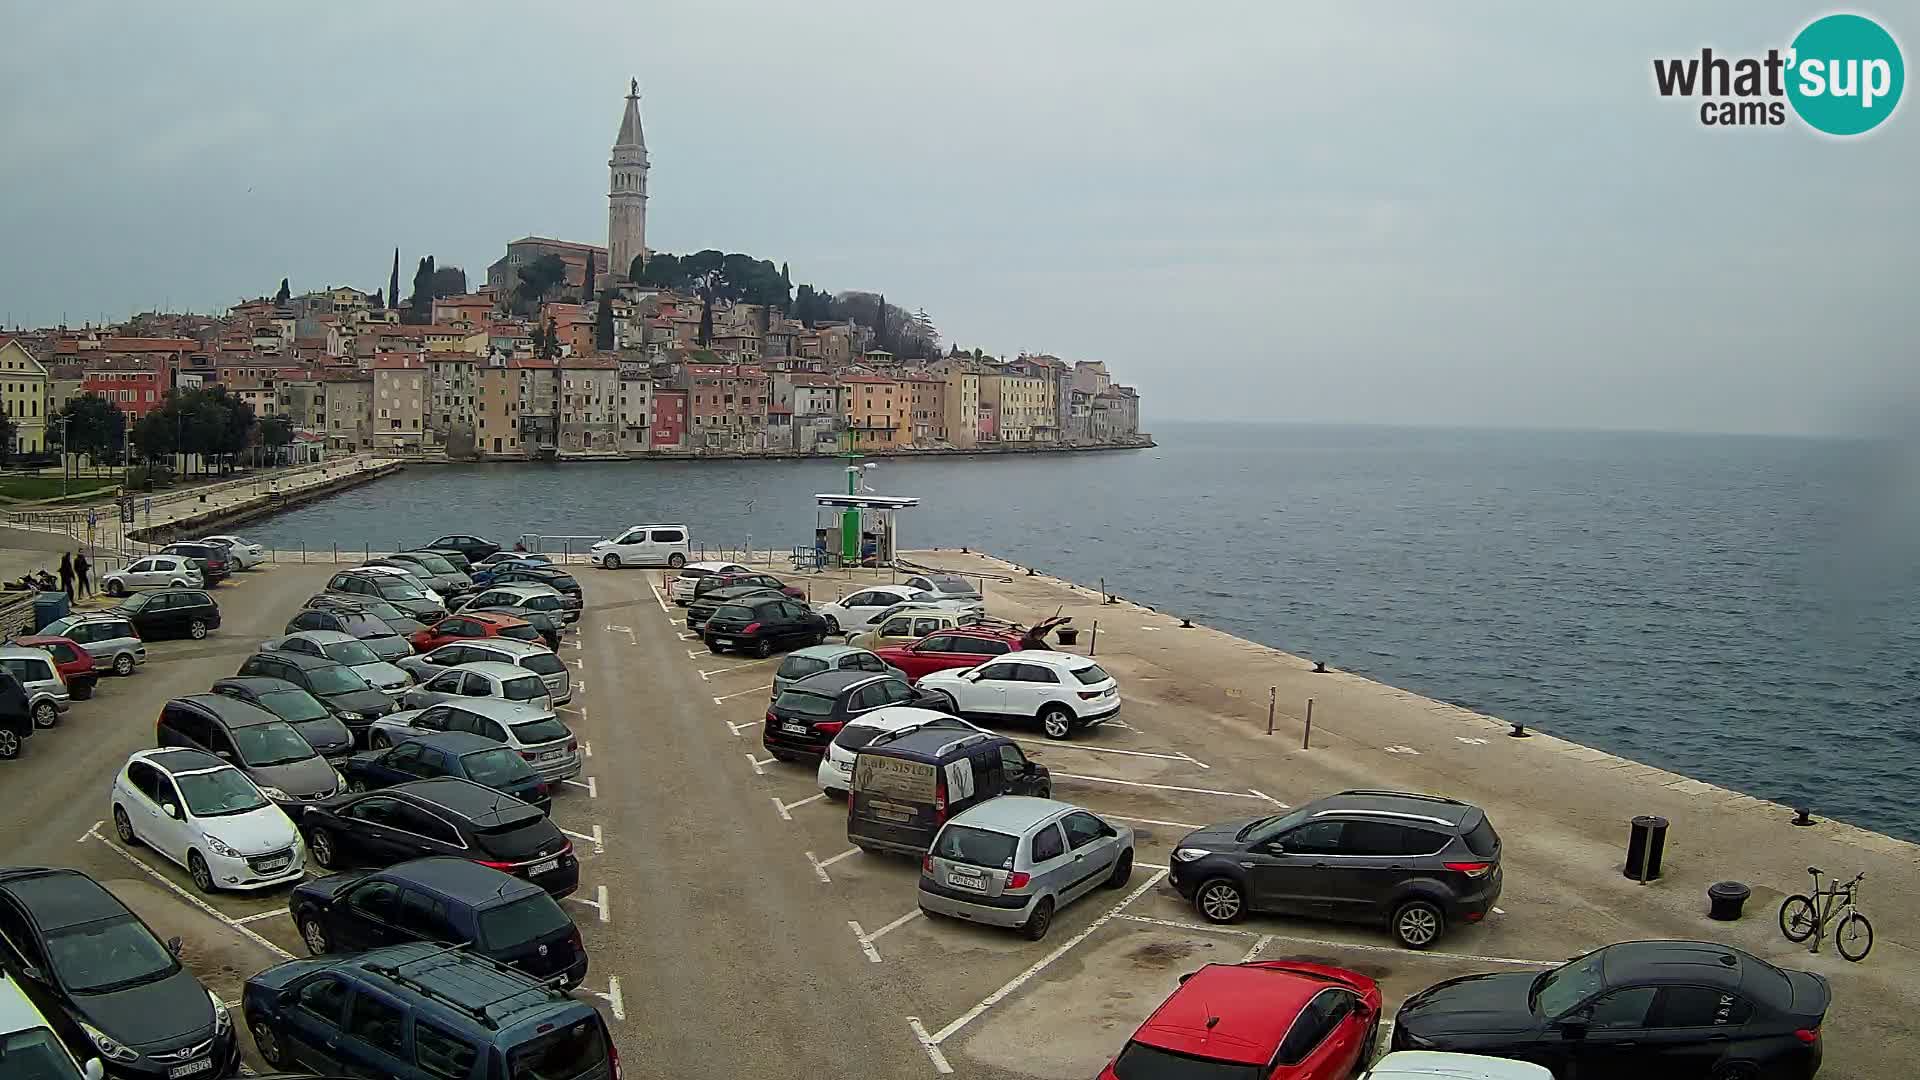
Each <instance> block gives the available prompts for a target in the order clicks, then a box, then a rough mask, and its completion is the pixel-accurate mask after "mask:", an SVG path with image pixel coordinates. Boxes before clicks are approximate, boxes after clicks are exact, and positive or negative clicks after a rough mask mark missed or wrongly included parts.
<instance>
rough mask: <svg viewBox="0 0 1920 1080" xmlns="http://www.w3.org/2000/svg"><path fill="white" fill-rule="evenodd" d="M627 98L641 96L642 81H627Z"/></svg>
mask: <svg viewBox="0 0 1920 1080" xmlns="http://www.w3.org/2000/svg"><path fill="white" fill-rule="evenodd" d="M627 96H628V97H639V96H640V80H639V79H629V80H627Z"/></svg>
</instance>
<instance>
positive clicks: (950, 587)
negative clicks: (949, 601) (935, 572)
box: [931, 577, 980, 596]
mask: <svg viewBox="0 0 1920 1080" xmlns="http://www.w3.org/2000/svg"><path fill="white" fill-rule="evenodd" d="M931 580H932V581H933V587H934V588H936V589H939V590H940V591H941V592H943V593H945V594H947V595H948V596H979V595H980V590H978V589H976V588H974V587H973V583H972V582H969V581H968V580H967V579H966V578H963V577H937V578H933V579H931Z"/></svg>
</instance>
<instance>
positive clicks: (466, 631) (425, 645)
mask: <svg viewBox="0 0 1920 1080" xmlns="http://www.w3.org/2000/svg"><path fill="white" fill-rule="evenodd" d="M488 637H503V638H513V639H514V640H515V641H529V642H532V643H534V644H535V645H539V644H543V642H542V641H541V639H540V630H539V628H537V627H535V626H534V625H533V624H532V623H530V622H528V621H527V620H525V619H516V618H514V617H513V616H511V615H501V614H499V613H497V612H492V611H471V612H465V613H463V614H459V615H449V616H447V617H446V618H444V619H441V620H440V621H439V622H437V623H434V624H433V625H432V626H427V627H422V628H421V629H419V630H416V631H414V633H413V636H412V637H410V638H408V639H407V641H408V643H409V644H411V645H412V646H413V650H414V651H415V652H423V653H424V652H432V651H433V650H435V649H437V648H439V647H440V646H442V645H445V644H446V643H447V642H449V641H459V640H461V639H463V638H488Z"/></svg>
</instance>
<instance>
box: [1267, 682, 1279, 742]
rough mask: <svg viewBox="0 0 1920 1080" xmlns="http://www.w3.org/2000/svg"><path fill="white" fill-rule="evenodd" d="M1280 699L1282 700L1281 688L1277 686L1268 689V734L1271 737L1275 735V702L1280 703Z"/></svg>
mask: <svg viewBox="0 0 1920 1080" xmlns="http://www.w3.org/2000/svg"><path fill="white" fill-rule="evenodd" d="M1279 698H1280V688H1279V687H1277V686H1271V687H1268V688H1267V734H1269V735H1271V734H1273V706H1274V702H1276V701H1278V700H1279Z"/></svg>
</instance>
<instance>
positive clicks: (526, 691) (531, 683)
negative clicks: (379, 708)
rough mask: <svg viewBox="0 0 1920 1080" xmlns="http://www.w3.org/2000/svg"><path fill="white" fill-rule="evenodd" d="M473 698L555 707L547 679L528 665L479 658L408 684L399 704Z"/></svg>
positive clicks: (411, 705)
mask: <svg viewBox="0 0 1920 1080" xmlns="http://www.w3.org/2000/svg"><path fill="white" fill-rule="evenodd" d="M472 698H498V699H500V700H501V701H506V702H509V703H511V704H514V705H525V706H527V707H528V708H531V709H538V710H540V711H542V712H545V711H546V710H548V709H551V708H553V701H552V699H551V698H550V697H548V695H547V682H546V680H545V679H542V678H541V677H540V676H539V675H536V674H534V673H533V672H531V671H528V670H527V669H525V668H522V667H519V666H517V665H514V664H503V663H501V662H500V661H498V660H478V661H475V662H473V663H468V664H462V665H460V666H459V667H452V668H448V669H447V670H445V671H443V672H441V673H440V674H438V675H435V676H434V677H433V678H431V679H428V680H427V681H426V682H424V683H421V684H420V685H419V686H414V687H409V688H408V689H407V691H406V693H404V694H402V695H401V696H400V707H401V708H403V709H424V708H426V707H427V706H429V705H437V704H439V703H441V702H443V701H461V700H467V699H472Z"/></svg>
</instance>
